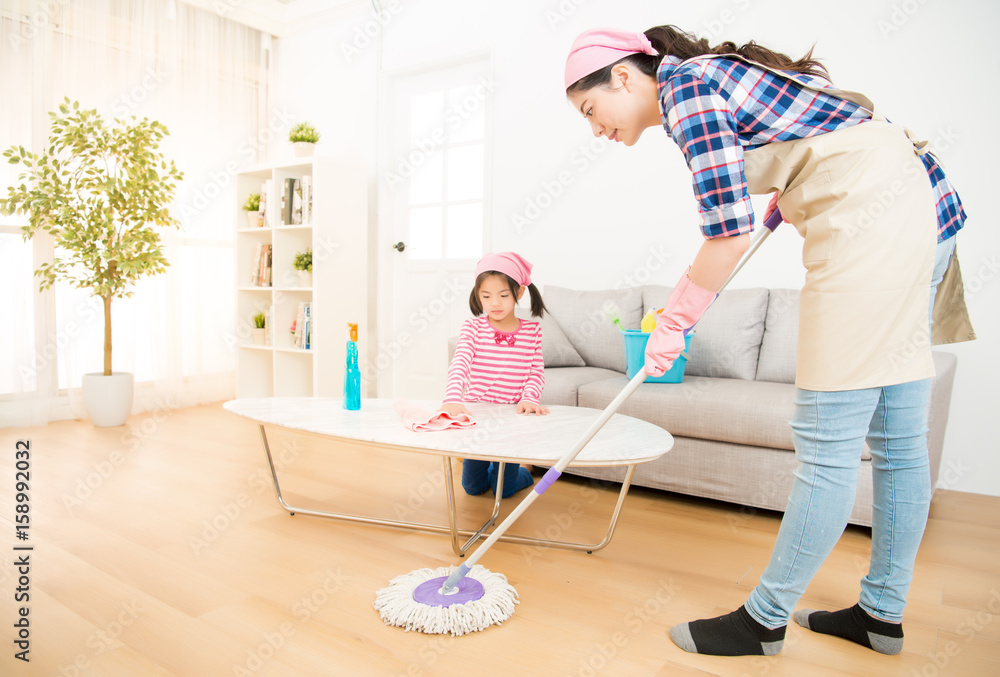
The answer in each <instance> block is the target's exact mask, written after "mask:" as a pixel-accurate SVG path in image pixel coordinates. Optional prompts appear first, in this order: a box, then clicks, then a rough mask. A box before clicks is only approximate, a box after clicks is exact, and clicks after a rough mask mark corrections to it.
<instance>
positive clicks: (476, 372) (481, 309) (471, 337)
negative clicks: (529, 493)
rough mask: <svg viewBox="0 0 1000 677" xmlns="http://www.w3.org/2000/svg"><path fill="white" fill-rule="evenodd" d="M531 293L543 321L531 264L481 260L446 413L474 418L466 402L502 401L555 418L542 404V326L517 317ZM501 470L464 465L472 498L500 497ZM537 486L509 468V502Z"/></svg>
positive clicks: (509, 255)
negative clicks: (518, 306)
mask: <svg viewBox="0 0 1000 677" xmlns="http://www.w3.org/2000/svg"><path fill="white" fill-rule="evenodd" d="M525 289H527V290H528V291H530V292H531V315H532V316H533V317H541V316H542V313H544V312H545V304H544V303H543V302H542V297H541V294H540V293H539V292H538V289H537V288H536V287H535V285H533V284H532V283H531V264H530V263H528V262H527V261H525V260H524V259H523V258H521V257H520V256H518V255H517V254H515V253H514V252H503V253H501V254H487V255H486V256H484V257H483V258H482V259H481V260H480V261H479V264H478V265H477V266H476V284H475V286H474V287H473V289H472V294H470V296H469V308H470V309H471V310H472V314H473V315H474V317H471V318H469V319H468V320H466V321H465V323H464V324H463V325H462V330H461V332H459V336H458V346H457V347H456V348H455V356H454V357H453V358H452V360H451V365H450V366H449V367H448V386H447V388H446V390H445V397H444V404H443V405H442V407H441V408H442V409H443V410H445V411H447V412H448V413H450V414H459V413H462V414H469V410H468V409H466V408H465V405H464V404H462V402H496V403H499V404H514V403H516V404H517V413H519V414H547V413H549V410H548V409H546V408H545V407H543V406H542V405H541V404H539V403H538V400H539V398H540V397H541V396H542V387H543V386H544V385H545V375H544V372H543V365H542V328H541V325H540V324H539V323H538V322H528V321H523V320H519V319H518V318H517V317H515V316H514V307H515V305H516V304H517V301H518V300H519V299H520V298H521V296H523V295H524V290H525ZM469 415H470V416H471V414H469ZM496 470H497V464H496V463H489V462H487V461H475V460H469V459H466V460H465V461H463V462H462V487H463V488H464V489H465V491H466V493H468V494H470V495H472V496H478V495H479V494H482V493H484V492H485V491H486V490H487V489H488V488H492V489H493V492H494V493H496V488H497V476H496ZM533 481H534V480H532V478H531V473H530V472H528V469H527V468H522V467H521V466H519V465H517V464H516V463H508V464H506V465H505V469H504V475H503V497H504V498H507V497H508V496H512V495H513V494H515V493H517V492H518V491H521V490H522V489H526V488H527V487H530V486H531V485H532V483H533Z"/></svg>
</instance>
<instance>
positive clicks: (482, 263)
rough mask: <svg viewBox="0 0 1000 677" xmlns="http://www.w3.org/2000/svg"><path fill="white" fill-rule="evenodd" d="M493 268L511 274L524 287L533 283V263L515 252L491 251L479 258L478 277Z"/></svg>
mask: <svg viewBox="0 0 1000 677" xmlns="http://www.w3.org/2000/svg"><path fill="white" fill-rule="evenodd" d="M491 270H495V271H496V272H498V273H503V274H504V275H508V276H510V277H511V278H513V279H514V281H515V282H517V283H518V284H519V285H521V286H522V287H524V286H527V285H529V284H531V264H530V263H528V262H527V261H525V260H524V259H523V258H521V257H520V256H518V255H517V254H515V253H514V252H502V253H500V254H492V253H491V254H487V255H486V256H484V257H483V258H481V259H479V263H477V264H476V278H477V279H478V278H479V276H480V275H482V274H483V273H485V272H488V271H491Z"/></svg>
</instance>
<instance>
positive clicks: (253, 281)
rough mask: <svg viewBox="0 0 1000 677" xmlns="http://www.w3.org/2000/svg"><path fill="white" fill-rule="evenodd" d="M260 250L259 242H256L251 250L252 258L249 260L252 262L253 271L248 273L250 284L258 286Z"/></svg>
mask: <svg viewBox="0 0 1000 677" xmlns="http://www.w3.org/2000/svg"><path fill="white" fill-rule="evenodd" d="M260 251H261V243H260V242H258V243H257V246H256V247H254V250H253V258H252V259H251V261H253V262H254V267H253V271H252V273H251V275H250V286H251V287H259V286H260Z"/></svg>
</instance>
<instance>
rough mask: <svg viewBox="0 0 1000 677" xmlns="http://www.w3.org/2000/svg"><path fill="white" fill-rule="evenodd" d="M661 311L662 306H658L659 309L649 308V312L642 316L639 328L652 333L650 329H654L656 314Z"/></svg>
mask: <svg viewBox="0 0 1000 677" xmlns="http://www.w3.org/2000/svg"><path fill="white" fill-rule="evenodd" d="M662 312H663V308H660V309H659V310H655V309H653V308H650V310H649V312H648V313H646V314H645V316H643V318H642V322H640V323H639V329H640V330H641V331H644V332H646V333H647V334H650V333H652V331H653V330H654V329H656V316H657V315H659V314H660V313H662Z"/></svg>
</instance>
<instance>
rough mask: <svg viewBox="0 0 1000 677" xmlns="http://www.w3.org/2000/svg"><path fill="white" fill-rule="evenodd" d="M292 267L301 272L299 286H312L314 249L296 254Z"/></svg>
mask: <svg viewBox="0 0 1000 677" xmlns="http://www.w3.org/2000/svg"><path fill="white" fill-rule="evenodd" d="M292 267H293V268H295V270H296V272H298V274H299V286H300V287H311V286H312V272H313V253H312V249H306V250H305V251H304V252H299V253H298V254H296V255H295V260H294V261H293V262H292Z"/></svg>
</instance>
